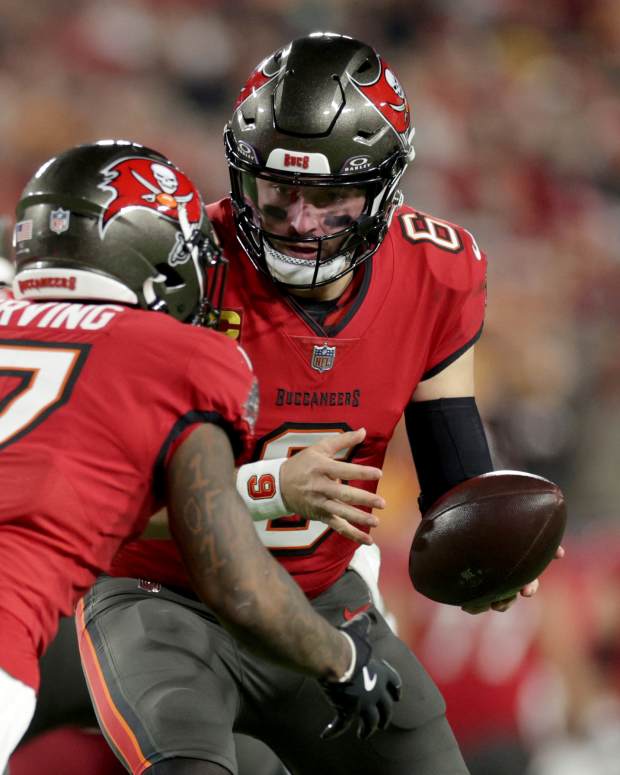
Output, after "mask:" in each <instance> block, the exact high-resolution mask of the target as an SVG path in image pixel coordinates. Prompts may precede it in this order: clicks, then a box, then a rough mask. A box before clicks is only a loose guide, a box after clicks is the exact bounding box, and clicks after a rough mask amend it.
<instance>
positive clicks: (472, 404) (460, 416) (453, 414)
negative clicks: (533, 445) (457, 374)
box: [405, 396, 493, 514]
mask: <svg viewBox="0 0 620 775" xmlns="http://www.w3.org/2000/svg"><path fill="white" fill-rule="evenodd" d="M405 424H406V426H407V436H408V437H409V444H410V445H411V452H412V454H413V462H414V463H415V467H416V470H417V472H418V481H419V483H420V491H421V492H420V497H419V499H418V504H419V506H420V511H421V512H422V514H424V512H425V511H426V510H427V509H428V508H429V507H430V506H432V504H433V503H434V502H435V501H436V500H437V498H439V496H440V495H443V494H444V493H445V492H447V491H448V490H449V489H451V488H452V487H454V486H455V485H457V484H459V483H460V482H463V481H464V480H465V479H471V477H472V476H478V475H479V474H484V473H486V472H487V471H492V470H493V463H492V462H491V454H490V452H489V445H488V443H487V439H486V435H485V432H484V428H483V426H482V421H481V419H480V414H479V413H478V407H477V406H476V399H475V398H473V397H470V396H467V397H464V398H439V399H437V400H435V401H414V402H412V403H410V404H409V406H408V407H407V409H406V410H405Z"/></svg>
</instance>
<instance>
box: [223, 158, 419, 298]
mask: <svg viewBox="0 0 620 775" xmlns="http://www.w3.org/2000/svg"><path fill="white" fill-rule="evenodd" d="M228 158H229V164H230V175H231V184H232V201H233V207H234V211H235V220H236V224H237V230H238V237H239V239H240V241H241V243H242V245H243V247H244V248H245V250H246V252H247V253H248V255H249V256H250V258H251V260H252V262H253V263H254V265H255V266H256V267H257V268H258V269H260V270H261V271H263V272H266V273H268V274H269V275H270V276H271V278H272V279H273V280H275V281H276V282H278V283H280V284H282V285H285V286H290V287H294V288H299V289H312V288H316V287H318V286H321V285H326V284H329V283H331V282H333V281H335V280H338V279H339V278H341V277H343V276H344V275H345V274H347V273H349V272H351V271H353V269H355V267H357V266H359V264H361V263H362V262H364V261H366V260H367V259H368V258H370V257H371V256H372V255H373V254H374V253H375V252H376V251H377V249H378V248H379V246H380V244H381V240H382V239H383V237H384V235H385V231H386V230H387V227H388V225H389V221H390V218H391V215H392V212H393V210H394V209H395V207H396V206H398V204H400V202H401V201H402V197H401V195H400V192H399V191H398V183H399V181H400V178H401V176H402V173H403V172H404V169H405V166H406V165H405V164H404V163H403V162H402V160H401V159H400V158H393V159H390V160H388V162H389V163H386V164H385V165H384V166H383V169H382V170H380V171H379V172H378V173H377V171H375V173H374V174H373V175H372V176H366V177H363V176H348V177H345V176H330V177H329V179H327V180H326V179H325V177H323V179H321V178H319V177H318V176H312V177H310V176H303V177H302V176H300V175H288V176H287V175H285V174H282V173H278V172H277V171H271V170H266V169H262V170H260V171H257V170H256V169H253V168H251V167H249V166H248V165H247V164H244V162H243V161H242V160H238V161H237V163H231V158H234V157H233V156H232V155H231V154H229V157H228ZM395 168H396V170H395ZM297 199H299V200H300V201H299V203H297V202H296V200H297ZM300 208H307V209H308V210H309V211H310V212H311V213H312V214H311V216H310V217H309V221H310V222H312V223H315V224H317V225H316V227H315V228H313V229H312V230H311V232H312V233H309V232H308V231H307V230H305V229H303V228H297V226H296V224H295V220H294V213H295V212H297V213H298V212H299V209H300ZM280 225H281V226H280Z"/></svg>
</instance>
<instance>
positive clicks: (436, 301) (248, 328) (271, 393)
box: [118, 199, 486, 596]
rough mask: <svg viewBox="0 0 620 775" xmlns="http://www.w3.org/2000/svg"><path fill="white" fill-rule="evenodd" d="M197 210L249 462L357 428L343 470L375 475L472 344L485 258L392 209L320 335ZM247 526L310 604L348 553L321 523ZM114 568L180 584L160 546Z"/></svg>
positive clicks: (288, 520)
mask: <svg viewBox="0 0 620 775" xmlns="http://www.w3.org/2000/svg"><path fill="white" fill-rule="evenodd" d="M207 210H208V213H209V217H210V218H211V220H212V221H213V224H214V226H215V229H216V231H217V233H218V235H219V237H220V239H221V241H222V245H223V249H224V253H225V254H226V255H227V256H228V258H229V261H230V269H229V275H228V283H227V288H226V292H225V298H224V311H223V314H222V323H223V328H224V329H225V333H226V334H228V336H230V337H232V338H233V339H236V340H237V341H238V342H239V343H240V344H241V345H242V347H243V348H244V349H245V350H246V351H247V353H248V354H249V356H250V358H251V359H252V362H253V364H254V369H255V371H256V375H257V377H258V380H259V387H260V407H261V408H260V412H259V418H258V422H257V424H256V430H255V434H254V438H253V442H254V450H253V453H252V459H254V460H257V459H261V458H273V457H276V458H277V457H285V456H287V455H291V454H294V453H295V452H296V451H298V450H299V449H301V448H303V447H305V446H308V445H310V444H313V443H315V442H317V441H319V440H320V438H321V437H323V436H326V435H330V434H336V433H342V432H343V431H346V430H352V429H355V428H358V427H360V426H364V427H365V428H366V429H367V436H366V439H365V441H364V443H363V445H361V447H359V448H357V449H355V450H354V451H353V454H352V456H351V457H350V458H349V459H350V460H352V461H354V462H357V463H362V464H365V465H373V466H378V467H381V466H382V464H383V459H384V456H385V451H386V447H387V444H388V441H389V440H390V438H391V436H392V433H393V431H394V428H395V426H396V424H397V422H398V420H399V418H400V417H401V416H402V414H403V411H404V409H405V407H406V406H407V404H408V403H409V401H410V400H411V397H412V394H413V392H414V390H415V388H416V386H417V384H418V382H420V380H423V379H427V378H429V377H431V376H433V375H434V374H437V373H439V372H440V371H441V370H442V369H443V368H445V367H446V366H447V365H448V364H449V363H451V362H452V361H454V360H455V359H456V358H457V357H458V356H459V355H461V354H462V353H463V352H464V351H465V350H467V348H468V347H470V346H471V345H473V344H474V342H475V341H476V339H477V338H478V336H479V335H480V332H481V329H482V323H483V317H484V307H485V279H486V259H485V257H484V256H483V255H482V254H481V253H480V250H479V249H478V247H477V245H476V243H475V241H474V239H473V237H472V236H471V234H469V232H467V231H466V230H465V229H462V228H460V227H458V226H455V225H453V224H451V223H447V222H446V221H442V220H439V219H437V218H433V217H431V216H429V215H426V214H424V213H420V212H417V211H415V210H412V209H411V208H409V207H403V208H400V209H399V210H398V212H397V213H396V215H395V217H394V219H393V221H392V224H391V226H390V228H389V230H388V233H387V235H386V237H385V239H384V241H383V243H382V245H381V247H380V248H379V250H378V251H377V253H376V254H375V255H374V256H373V257H372V258H371V259H370V260H368V261H367V262H366V263H365V264H364V265H362V266H361V267H360V269H359V270H358V272H357V273H356V278H355V282H354V283H353V284H352V285H351V286H350V288H351V290H348V291H347V292H346V293H345V297H346V298H345V299H343V300H341V304H340V305H339V309H336V310H334V312H333V313H332V314H331V316H330V318H328V320H327V323H326V324H325V325H324V326H321V325H318V324H317V323H316V322H315V321H314V320H313V319H312V318H311V317H310V316H309V315H308V314H306V312H304V310H303V308H302V307H301V306H300V305H299V304H298V303H296V302H295V300H294V299H293V297H291V296H288V295H285V294H283V293H281V292H280V291H279V290H278V289H277V288H276V286H275V285H274V284H273V283H272V282H271V280H270V279H269V278H267V277H265V276H264V275H263V274H262V273H260V272H258V271H257V270H256V269H255V268H254V266H253V265H252V263H251V262H250V260H249V258H248V257H247V255H246V254H245V252H244V251H243V250H242V248H241V247H240V246H239V244H238V242H237V240H236V237H235V227H234V223H233V218H232V211H231V205H230V200H228V199H226V200H222V201H221V202H218V203H216V204H213V205H211V206H210V207H208V208H207ZM345 301H346V303H344V302H345ZM355 484H357V485H358V486H365V487H368V488H374V487H375V483H363V484H361V483H355ZM255 525H256V528H257V530H258V532H259V534H260V536H261V538H262V540H263V542H264V544H265V545H266V546H267V547H269V548H270V549H271V550H272V551H273V553H274V554H275V555H276V556H277V558H278V559H279V560H280V561H281V562H282V564H283V565H284V566H285V567H286V568H287V570H288V571H289V572H290V573H291V574H292V575H293V576H294V577H295V579H296V580H297V581H298V583H299V584H300V585H301V587H302V588H303V590H304V591H305V592H306V594H308V595H309V596H315V595H317V594H319V593H320V592H322V591H324V590H325V589H326V588H327V587H329V586H330V584H332V583H333V582H334V581H335V580H336V579H337V578H338V577H339V576H340V575H341V574H342V573H343V571H344V569H345V568H346V567H347V565H348V563H349V561H350V559H351V556H352V554H353V552H354V551H355V549H356V546H357V545H356V544H354V543H352V542H351V541H349V540H348V539H346V538H343V537H341V536H340V535H338V534H336V533H334V532H333V531H331V530H330V529H329V528H327V526H326V525H325V524H323V523H322V522H318V521H311V520H306V519H301V518H299V517H296V516H291V517H285V518H282V519H276V520H271V521H269V522H256V523H255ZM149 552H150V553H151V554H150V555H149ZM124 559H125V560H126V562H124V563H123V564H122V565H119V568H118V570H119V572H125V573H127V574H128V575H140V576H142V575H145V576H147V577H149V576H150V577H152V578H160V577H161V575H162V572H163V571H162V568H166V575H167V577H168V579H167V580H168V583H176V584H180V583H182V580H181V576H180V575H179V576H177V577H176V578H175V573H177V572H178V573H179V574H181V572H182V568H181V566H180V563H179V562H178V559H177V560H176V561H175V559H174V551H173V550H172V548H171V547H168V548H166V547H165V546H164V545H163V543H162V542H156V541H153V542H148V543H144V544H141V545H140V546H136V545H133V546H132V547H131V549H130V550H129V551H128V553H127V554H125V556H124ZM132 570H133V573H131V571H132ZM168 574H169V575H168Z"/></svg>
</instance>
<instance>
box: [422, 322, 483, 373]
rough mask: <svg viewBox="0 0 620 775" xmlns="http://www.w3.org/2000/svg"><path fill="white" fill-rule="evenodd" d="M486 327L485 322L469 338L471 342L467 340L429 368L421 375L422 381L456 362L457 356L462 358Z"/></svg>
mask: <svg viewBox="0 0 620 775" xmlns="http://www.w3.org/2000/svg"><path fill="white" fill-rule="evenodd" d="M483 327H484V324H483V325H482V326H480V328H479V329H478V332H477V333H476V334H474V336H473V337H472V338H471V339H470V340H469V342H465V344H464V345H463V346H462V347H459V349H458V350H456V351H455V352H453V353H452V354H451V355H448V357H447V358H444V359H443V360H442V361H440V363H438V364H437V365H436V366H433V368H432V369H429V370H428V371H425V372H424V374H422V376H421V377H420V382H424V380H426V379H430V378H431V377H434V376H436V375H437V374H439V373H440V372H441V371H443V370H444V369H445V368H446V367H447V366H449V365H450V364H451V363H454V361H455V360H457V358H460V357H461V355H463V353H464V352H467V350H469V348H470V347H473V346H474V345H475V344H476V342H477V341H478V339H480V336H481V335H482V329H483Z"/></svg>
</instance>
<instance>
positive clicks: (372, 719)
mask: <svg viewBox="0 0 620 775" xmlns="http://www.w3.org/2000/svg"><path fill="white" fill-rule="evenodd" d="M379 721H380V716H379V709H378V708H377V706H376V705H371V706H370V707H368V708H366V709H365V710H364V712H363V713H362V714H361V716H360V721H359V724H358V727H357V736H358V737H359V738H360V740H365V739H366V738H367V737H370V736H371V735H374V733H375V732H376V731H377V727H378V726H379Z"/></svg>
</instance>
